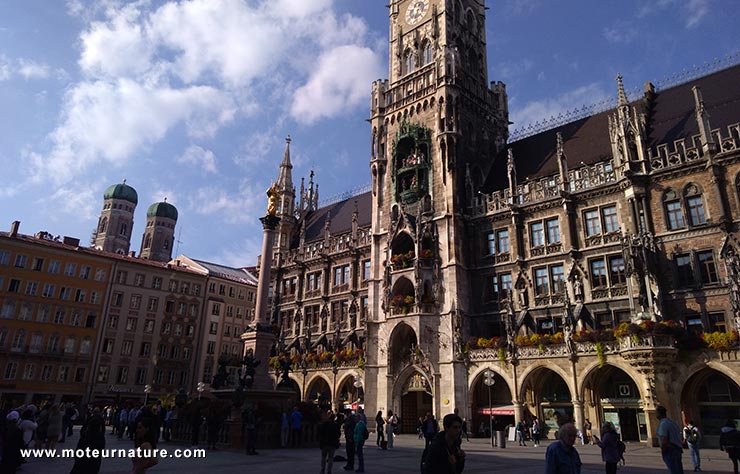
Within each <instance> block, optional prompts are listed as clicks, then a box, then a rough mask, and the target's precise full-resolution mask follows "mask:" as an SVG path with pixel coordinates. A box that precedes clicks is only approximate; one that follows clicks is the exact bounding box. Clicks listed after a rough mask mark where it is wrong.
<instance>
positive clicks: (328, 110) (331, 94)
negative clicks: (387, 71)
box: [290, 45, 382, 124]
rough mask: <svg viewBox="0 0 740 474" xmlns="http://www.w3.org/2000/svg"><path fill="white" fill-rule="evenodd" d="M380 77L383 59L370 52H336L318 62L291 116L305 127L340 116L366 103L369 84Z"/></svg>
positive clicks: (345, 49) (346, 48)
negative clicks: (305, 125) (325, 118)
mask: <svg viewBox="0 0 740 474" xmlns="http://www.w3.org/2000/svg"><path fill="white" fill-rule="evenodd" d="M381 74H382V67H381V60H380V57H379V55H378V54H376V53H375V52H374V51H372V50H371V49H369V48H364V47H359V46H354V45H347V46H340V47H338V48H334V49H332V50H331V51H328V52H327V53H325V54H324V55H322V56H321V58H319V61H318V64H317V66H316V69H315V70H314V71H313V73H312V75H311V77H310V79H309V80H308V83H307V84H306V85H304V86H302V87H300V88H299V89H298V90H297V91H296V93H295V95H294V98H293V104H292V106H291V110H290V113H291V115H292V116H293V118H294V119H296V120H297V121H299V122H302V123H305V124H311V123H313V122H315V121H317V120H318V119H321V118H324V117H332V116H336V115H341V114H342V113H343V111H345V110H347V109H349V108H353V107H355V106H357V105H358V104H360V103H364V102H365V101H366V100H367V94H368V90H369V84H370V82H371V81H372V80H373V78H377V77H380V75H381Z"/></svg>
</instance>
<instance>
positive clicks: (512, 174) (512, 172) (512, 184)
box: [506, 148, 519, 204]
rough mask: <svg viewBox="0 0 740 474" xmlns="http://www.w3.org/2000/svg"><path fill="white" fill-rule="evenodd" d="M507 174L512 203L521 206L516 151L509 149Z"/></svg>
mask: <svg viewBox="0 0 740 474" xmlns="http://www.w3.org/2000/svg"><path fill="white" fill-rule="evenodd" d="M506 174H507V176H508V178H509V193H511V203H512V204H519V200H518V199H517V195H516V194H517V193H516V163H515V162H514V150H512V149H511V148H509V160H508V162H507V165H506Z"/></svg>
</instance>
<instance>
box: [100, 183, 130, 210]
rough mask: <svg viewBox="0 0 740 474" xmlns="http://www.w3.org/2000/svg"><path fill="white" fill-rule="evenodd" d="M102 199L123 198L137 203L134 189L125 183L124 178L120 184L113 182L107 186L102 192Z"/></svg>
mask: <svg viewBox="0 0 740 474" xmlns="http://www.w3.org/2000/svg"><path fill="white" fill-rule="evenodd" d="M103 199H123V200H125V201H128V202H130V203H133V204H138V203H139V196H138V194H136V190H135V189H134V188H132V187H131V186H129V185H128V184H126V181H125V180H124V181H123V183H122V184H114V185H113V186H111V187H109V188H108V189H106V190H105V193H103Z"/></svg>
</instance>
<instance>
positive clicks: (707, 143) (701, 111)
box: [691, 86, 717, 160]
mask: <svg viewBox="0 0 740 474" xmlns="http://www.w3.org/2000/svg"><path fill="white" fill-rule="evenodd" d="M691 90H692V91H694V111H695V114H696V123H697V124H698V125H699V135H700V136H701V147H702V151H703V152H704V155H706V156H708V157H709V159H710V160H711V159H712V156H713V155H714V153H715V152H716V151H717V144H716V143H715V142H714V137H713V136H712V127H711V126H710V125H709V114H708V113H707V109H706V108H705V107H704V98H703V97H702V95H701V89H700V88H699V86H694V87H692V88H691Z"/></svg>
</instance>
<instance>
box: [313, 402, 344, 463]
mask: <svg viewBox="0 0 740 474" xmlns="http://www.w3.org/2000/svg"><path fill="white" fill-rule="evenodd" d="M318 431H319V448H320V449H321V474H332V472H331V470H332V467H333V466H334V452H335V451H336V450H337V448H338V447H339V436H340V431H339V425H338V424H337V423H336V422H335V421H334V417H333V416H332V415H331V414H330V413H329V412H326V411H325V412H322V413H321V423H320V424H319V430H318ZM325 468H326V469H325Z"/></svg>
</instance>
